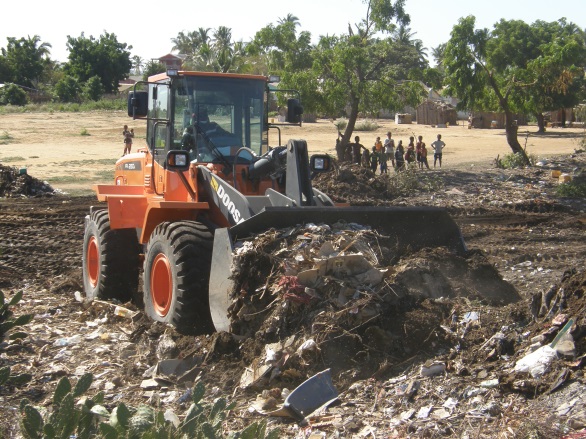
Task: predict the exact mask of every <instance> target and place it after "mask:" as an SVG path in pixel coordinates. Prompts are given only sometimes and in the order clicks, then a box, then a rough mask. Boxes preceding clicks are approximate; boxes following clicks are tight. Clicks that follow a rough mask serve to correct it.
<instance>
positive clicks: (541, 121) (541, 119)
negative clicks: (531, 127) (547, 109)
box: [535, 112, 545, 134]
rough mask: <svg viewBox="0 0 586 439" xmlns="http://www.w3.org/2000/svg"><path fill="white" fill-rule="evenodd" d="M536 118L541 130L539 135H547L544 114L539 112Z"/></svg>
mask: <svg viewBox="0 0 586 439" xmlns="http://www.w3.org/2000/svg"><path fill="white" fill-rule="evenodd" d="M535 117H536V118H537V127H538V128H539V129H538V130H537V132H538V133H539V134H543V133H545V117H543V113H540V112H537V113H535Z"/></svg>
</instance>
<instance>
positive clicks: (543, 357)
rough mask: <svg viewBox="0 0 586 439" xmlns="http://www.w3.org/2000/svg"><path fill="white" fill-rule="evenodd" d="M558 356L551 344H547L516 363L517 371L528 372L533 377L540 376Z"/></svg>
mask: <svg viewBox="0 0 586 439" xmlns="http://www.w3.org/2000/svg"><path fill="white" fill-rule="evenodd" d="M556 358H557V352H556V351H555V349H552V348H551V346H549V345H545V346H542V347H540V348H539V349H537V350H536V351H534V352H531V353H530V354H527V355H525V356H524V357H523V358H521V359H520V360H519V361H517V363H516V364H515V368H514V370H515V372H526V373H529V374H531V376H532V377H533V378H539V377H540V376H542V375H543V374H544V373H545V372H546V371H547V370H548V368H549V365H550V364H551V363H552V362H553V360H555V359H556Z"/></svg>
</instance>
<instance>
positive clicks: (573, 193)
mask: <svg viewBox="0 0 586 439" xmlns="http://www.w3.org/2000/svg"><path fill="white" fill-rule="evenodd" d="M556 194H557V195H558V197H564V198H586V182H584V181H579V182H577V181H570V182H569V183H562V184H560V185H559V186H558V187H557V188H556Z"/></svg>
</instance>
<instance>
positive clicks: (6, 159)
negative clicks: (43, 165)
mask: <svg viewBox="0 0 586 439" xmlns="http://www.w3.org/2000/svg"><path fill="white" fill-rule="evenodd" d="M23 160H25V158H24V157H20V156H12V157H3V158H1V159H0V161H2V162H5V163H10V162H22V161H23Z"/></svg>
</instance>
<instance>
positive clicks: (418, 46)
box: [393, 24, 427, 64]
mask: <svg viewBox="0 0 586 439" xmlns="http://www.w3.org/2000/svg"><path fill="white" fill-rule="evenodd" d="M415 34H417V32H412V31H411V28H410V27H408V26H405V25H403V24H402V25H401V26H399V27H398V28H397V29H396V30H395V32H394V33H393V37H394V40H395V41H396V42H398V43H401V44H405V45H407V46H413V47H414V48H415V51H416V52H417V56H418V58H419V62H421V63H422V64H426V63H427V48H426V47H424V46H423V41H421V40H419V39H417V38H413V37H414V36H415Z"/></svg>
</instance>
